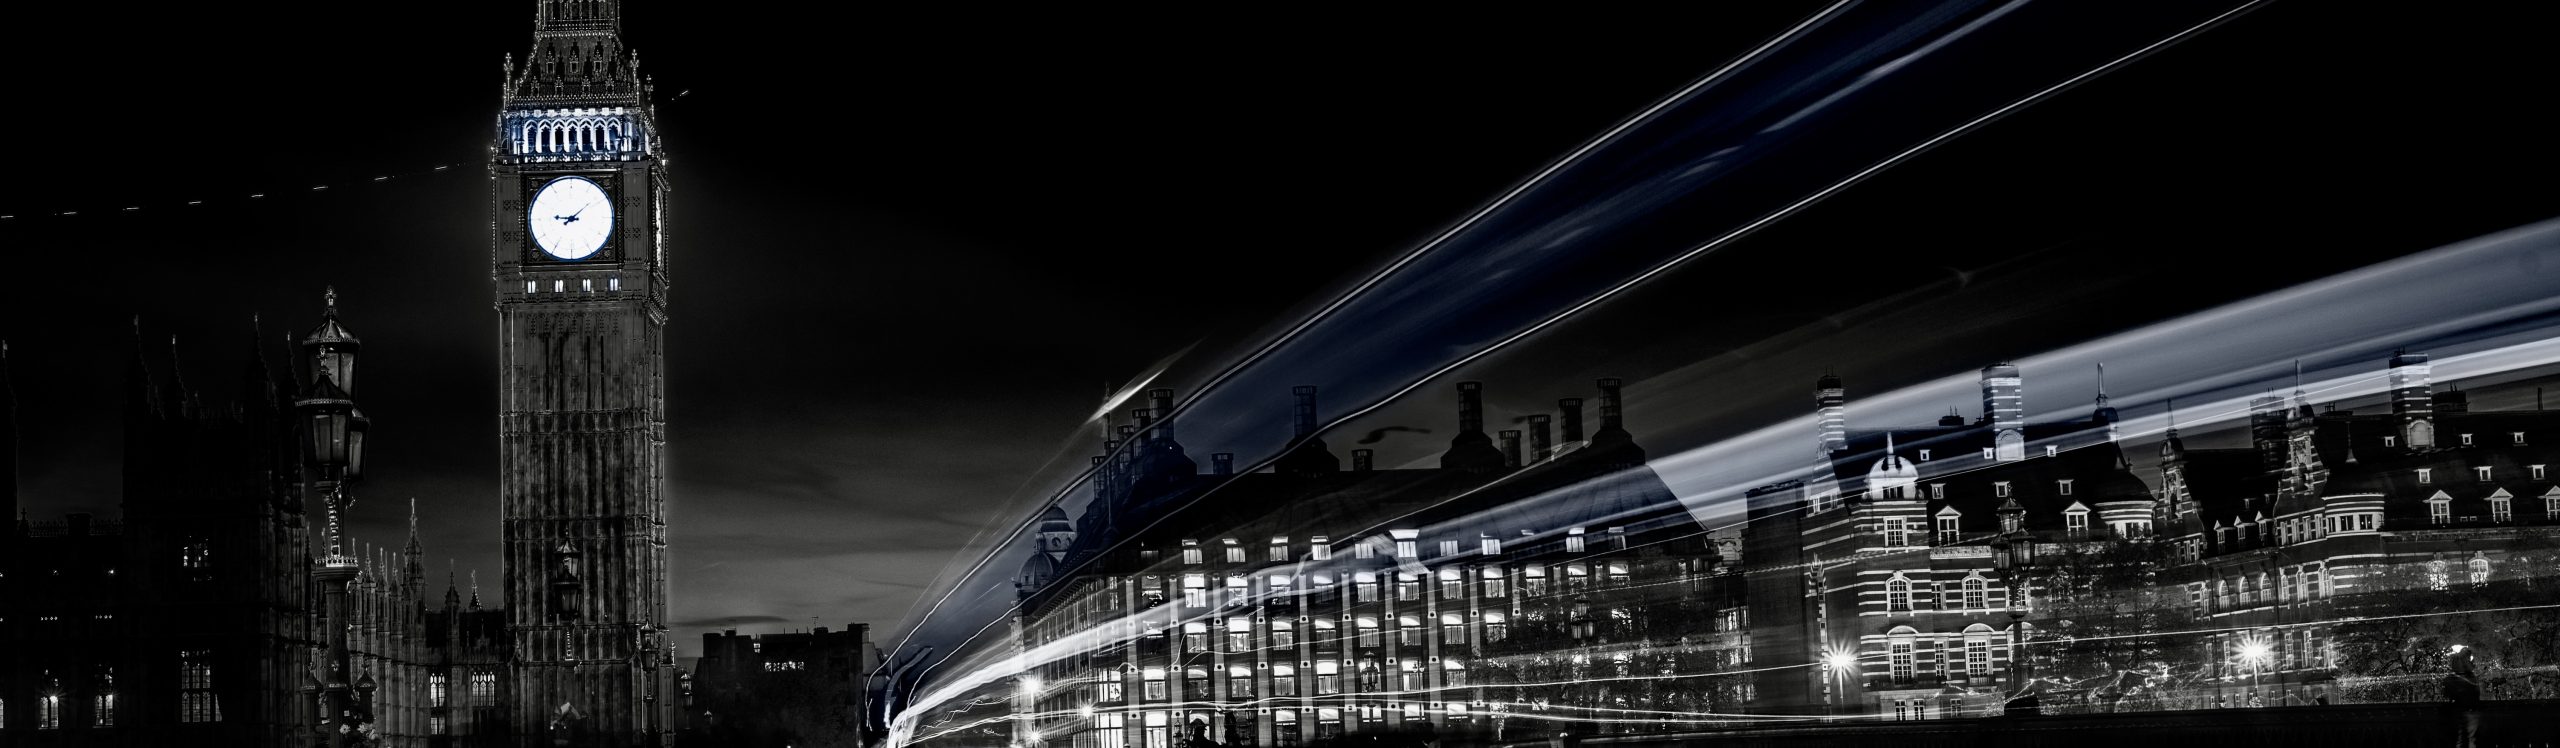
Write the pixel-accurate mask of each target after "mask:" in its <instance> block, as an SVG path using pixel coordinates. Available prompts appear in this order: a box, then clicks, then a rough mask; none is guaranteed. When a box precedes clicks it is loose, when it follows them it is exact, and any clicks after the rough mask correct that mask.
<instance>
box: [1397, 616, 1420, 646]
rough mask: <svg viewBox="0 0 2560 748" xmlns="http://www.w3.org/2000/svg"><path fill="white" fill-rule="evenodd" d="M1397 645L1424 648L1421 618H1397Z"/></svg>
mask: <svg viewBox="0 0 2560 748" xmlns="http://www.w3.org/2000/svg"><path fill="white" fill-rule="evenodd" d="M1396 644H1397V645H1400V646H1406V647H1419V646H1422V619H1421V618H1420V617H1417V616H1396Z"/></svg>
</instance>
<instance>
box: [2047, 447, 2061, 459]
mask: <svg viewBox="0 0 2560 748" xmlns="http://www.w3.org/2000/svg"><path fill="white" fill-rule="evenodd" d="M2058 454H2062V447H2061V446H2060V445H2054V444H2047V445H2044V456H2046V457H2052V456H2054V455H2058Z"/></svg>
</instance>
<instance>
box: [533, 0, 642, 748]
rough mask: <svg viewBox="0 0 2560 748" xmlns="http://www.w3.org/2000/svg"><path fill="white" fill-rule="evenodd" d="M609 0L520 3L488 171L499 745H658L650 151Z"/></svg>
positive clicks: (631, 57) (631, 59)
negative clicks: (526, 37)
mask: <svg viewBox="0 0 2560 748" xmlns="http://www.w3.org/2000/svg"><path fill="white" fill-rule="evenodd" d="M621 28H622V8H621V3H620V2H618V1H617V0H537V5H536V6H535V11H534V34H533V46H532V48H531V50H530V51H529V52H527V54H526V55H525V56H524V58H523V59H521V60H518V59H514V58H510V59H509V60H508V61H507V67H506V86H505V89H504V94H503V96H502V101H501V104H500V107H499V112H498V119H497V122H496V125H497V126H496V131H495V132H494V133H493V140H494V143H493V147H492V148H491V149H490V152H491V159H492V160H491V163H490V175H491V177H492V178H491V181H490V202H491V203H492V207H493V208H494V211H493V213H494V215H495V217H496V222H495V225H494V227H493V229H492V234H493V235H492V237H491V239H492V250H493V251H492V257H491V272H490V278H491V281H492V291H493V293H494V295H495V297H496V302H497V310H498V320H499V340H498V346H499V349H498V352H499V367H498V376H499V406H498V407H499V413H498V422H499V437H498V442H499V450H500V471H501V472H500V476H499V478H500V481H499V502H500V506H501V509H500V512H501V524H500V527H501V530H502V532H503V552H504V554H505V563H506V573H505V579H506V585H505V592H504V594H505V598H504V599H505V609H506V611H507V613H506V616H507V634H508V637H509V640H510V649H511V650H512V654H511V656H510V660H511V662H510V663H509V675H508V677H507V683H506V688H505V691H506V693H505V698H506V701H507V703H508V705H509V716H508V720H509V723H510V732H511V733H512V734H513V736H514V744H515V745H518V746H548V745H555V744H561V743H562V741H566V743H567V744H571V745H665V744H666V743H667V741H668V740H669V739H670V738H671V733H670V729H669V727H670V725H671V723H672V719H671V717H672V709H673V707H674V682H673V680H672V676H673V672H674V663H673V662H672V661H671V660H672V656H673V649H672V648H671V647H669V646H668V639H667V627H666V620H667V564H666V554H667V546H666V537H667V511H666V509H667V502H666V469H665V464H666V446H667V439H666V434H667V421H666V385H665V368H666V366H665V362H664V358H663V357H664V351H665V348H664V342H665V327H666V323H667V289H668V278H667V270H666V246H665V235H664V232H663V231H662V228H661V221H660V217H661V216H663V215H664V210H665V205H666V197H667V180H666V176H667V175H666V154H665V152H664V151H663V150H662V148H661V144H660V143H659V141H658V138H657V126H656V115H655V112H654V111H653V110H652V108H651V106H650V101H649V85H648V79H647V78H645V77H643V76H641V75H640V72H639V67H640V59H639V57H638V56H637V55H635V54H632V52H631V50H630V49H629V48H627V47H625V46H624V45H623V43H622V35H621Z"/></svg>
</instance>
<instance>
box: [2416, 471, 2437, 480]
mask: <svg viewBox="0 0 2560 748" xmlns="http://www.w3.org/2000/svg"><path fill="white" fill-rule="evenodd" d="M2418 482H2419V483H2434V482H2436V471H2434V470H2432V469H2429V468H2418Z"/></svg>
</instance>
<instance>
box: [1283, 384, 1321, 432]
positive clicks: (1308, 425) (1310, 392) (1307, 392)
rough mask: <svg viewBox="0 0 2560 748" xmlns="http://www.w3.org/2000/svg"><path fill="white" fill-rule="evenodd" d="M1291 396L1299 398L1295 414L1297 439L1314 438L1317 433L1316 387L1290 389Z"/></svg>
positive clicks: (1305, 386)
mask: <svg viewBox="0 0 2560 748" xmlns="http://www.w3.org/2000/svg"><path fill="white" fill-rule="evenodd" d="M1289 394H1291V395H1295V396H1297V398H1298V405H1297V411H1296V413H1295V414H1294V415H1295V423H1296V426H1297V429H1296V433H1297V437H1298V438H1300V439H1305V438H1307V437H1310V436H1314V435H1315V433H1316V388H1315V385H1309V384H1302V385H1298V386H1296V387H1291V388H1289Z"/></svg>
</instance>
